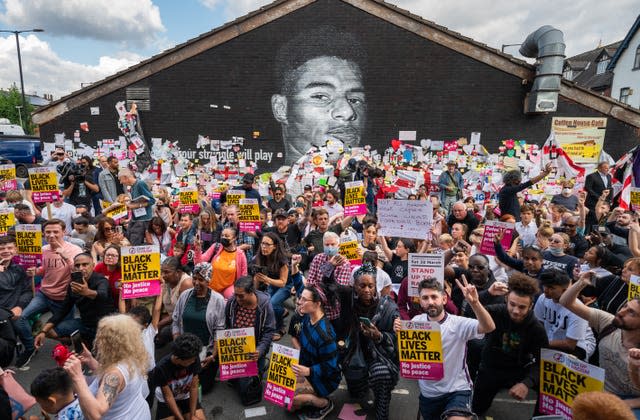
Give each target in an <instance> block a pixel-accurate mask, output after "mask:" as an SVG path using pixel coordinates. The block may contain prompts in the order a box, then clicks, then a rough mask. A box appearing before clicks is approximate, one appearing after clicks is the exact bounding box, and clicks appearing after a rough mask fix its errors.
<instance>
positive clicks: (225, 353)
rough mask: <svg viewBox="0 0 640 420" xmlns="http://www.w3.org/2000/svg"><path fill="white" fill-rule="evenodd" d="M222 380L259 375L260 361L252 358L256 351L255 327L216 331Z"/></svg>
mask: <svg viewBox="0 0 640 420" xmlns="http://www.w3.org/2000/svg"><path fill="white" fill-rule="evenodd" d="M216 341H217V342H218V358H219V360H220V380H221V381H227V380H229V379H234V378H245V377H249V376H256V375H258V362H256V361H255V360H251V355H252V353H255V351H256V337H255V333H254V328H253V327H252V328H235V329H231V330H221V331H216Z"/></svg>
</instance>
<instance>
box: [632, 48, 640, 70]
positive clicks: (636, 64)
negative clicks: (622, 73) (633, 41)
mask: <svg viewBox="0 0 640 420" xmlns="http://www.w3.org/2000/svg"><path fill="white" fill-rule="evenodd" d="M638 69H640V45H638V48H636V58H635V59H634V60H633V70H638Z"/></svg>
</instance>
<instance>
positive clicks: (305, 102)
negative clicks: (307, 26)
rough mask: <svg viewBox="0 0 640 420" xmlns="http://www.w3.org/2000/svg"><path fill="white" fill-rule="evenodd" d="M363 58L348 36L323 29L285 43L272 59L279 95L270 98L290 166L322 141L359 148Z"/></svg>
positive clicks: (363, 99)
mask: <svg viewBox="0 0 640 420" xmlns="http://www.w3.org/2000/svg"><path fill="white" fill-rule="evenodd" d="M364 61H365V54H364V52H363V50H362V47H361V45H360V43H359V42H358V41H357V40H356V38H355V37H354V36H353V35H352V34H350V33H344V32H341V31H339V30H337V29H336V28H333V27H329V26H323V27H321V28H317V29H316V30H313V31H309V32H303V33H301V34H298V35H297V36H296V37H294V38H293V39H291V40H290V41H288V42H287V43H285V44H284V45H283V46H282V47H281V48H280V50H279V52H278V54H277V57H276V66H275V69H276V81H277V86H278V89H279V93H277V94H274V95H272V97H271V109H272V111H273V116H274V117H275V119H276V120H277V121H278V122H279V123H280V124H281V126H282V138H283V141H284V150H285V161H286V164H288V165H290V164H292V163H294V162H296V161H297V160H298V159H299V158H300V157H301V156H303V155H304V154H306V153H307V151H309V149H310V148H311V147H312V146H316V147H319V146H322V145H324V144H325V142H326V141H327V140H330V139H335V140H340V141H342V142H343V143H344V144H345V146H349V147H353V146H359V145H360V142H361V140H362V136H363V130H364V127H365V122H366V113H367V101H366V97H365V88H364V84H363V69H364Z"/></svg>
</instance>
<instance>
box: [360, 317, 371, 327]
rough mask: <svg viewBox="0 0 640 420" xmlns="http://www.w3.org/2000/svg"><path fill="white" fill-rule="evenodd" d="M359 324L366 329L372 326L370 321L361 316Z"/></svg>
mask: <svg viewBox="0 0 640 420" xmlns="http://www.w3.org/2000/svg"><path fill="white" fill-rule="evenodd" d="M360 322H362V323H363V324H364V325H366V326H367V327H370V326H372V325H373V324H372V323H371V320H370V319H369V318H367V317H364V316H361V317H360Z"/></svg>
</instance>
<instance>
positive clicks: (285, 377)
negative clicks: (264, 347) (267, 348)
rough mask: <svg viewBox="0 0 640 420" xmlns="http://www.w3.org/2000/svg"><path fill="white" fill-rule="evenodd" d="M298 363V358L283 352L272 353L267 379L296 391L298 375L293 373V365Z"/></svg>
mask: <svg viewBox="0 0 640 420" xmlns="http://www.w3.org/2000/svg"><path fill="white" fill-rule="evenodd" d="M297 363H298V359H295V358H293V357H290V356H287V355H284V354H281V353H275V352H274V353H272V354H271V363H269V374H268V375H267V381H268V382H271V383H273V384H276V385H278V386H281V387H283V388H286V389H288V390H290V391H295V389H296V375H295V373H293V370H292V369H291V366H293V365H294V364H297Z"/></svg>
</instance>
